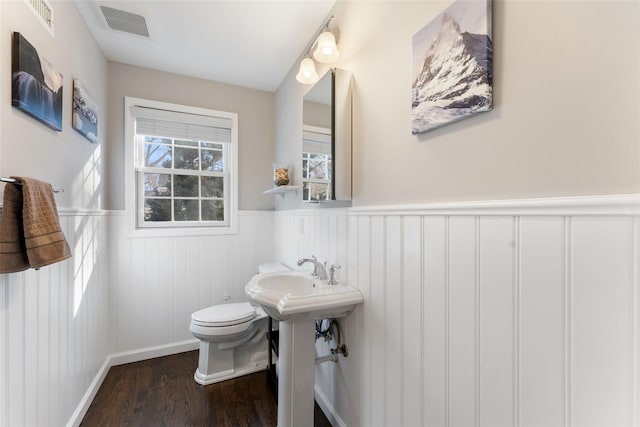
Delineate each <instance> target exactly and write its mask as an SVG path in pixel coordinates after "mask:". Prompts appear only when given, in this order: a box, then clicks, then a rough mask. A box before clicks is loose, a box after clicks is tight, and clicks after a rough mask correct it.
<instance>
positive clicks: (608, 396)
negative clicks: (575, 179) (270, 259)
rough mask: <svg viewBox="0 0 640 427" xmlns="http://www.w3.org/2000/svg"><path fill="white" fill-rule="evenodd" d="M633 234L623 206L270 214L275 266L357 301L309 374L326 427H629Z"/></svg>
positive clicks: (635, 411)
mask: <svg viewBox="0 0 640 427" xmlns="http://www.w3.org/2000/svg"><path fill="white" fill-rule="evenodd" d="M639 228H640V196H638V195H629V196H603V197H580V198H561V199H544V200H525V201H506V202H481V203H469V204H464V203H456V204H438V205H425V206H389V207H372V208H353V209H349V210H330V209H317V210H305V211H280V212H276V214H275V236H276V239H275V240H276V256H275V258H276V259H280V260H284V261H285V262H287V263H289V264H290V265H294V263H295V261H296V260H297V259H298V258H301V257H308V256H310V255H312V254H314V255H316V256H318V258H320V259H323V260H327V261H328V262H329V263H337V264H341V265H342V266H343V269H342V270H340V271H339V280H347V281H349V282H350V283H352V284H353V285H355V286H357V287H359V288H360V290H361V291H362V293H363V294H364V296H365V302H364V304H362V305H361V306H359V307H358V308H357V309H356V310H355V311H354V312H353V313H352V314H351V315H349V316H348V317H347V318H344V319H342V320H341V323H342V325H343V328H344V331H345V333H344V336H345V337H344V338H345V342H346V344H347V345H348V347H349V357H347V358H344V357H340V362H339V363H338V364H322V365H319V366H318V367H317V368H316V398H317V399H318V400H319V401H320V404H321V406H322V407H323V408H324V409H325V411H327V412H329V414H328V416H329V418H330V419H331V420H332V422H333V424H334V425H340V426H367V427H373V426H391V425H393V426H398V427H399V426H409V427H412V426H492V427H493V426H588V425H593V426H596V425H597V426H602V425H609V426H636V427H637V426H639V425H640V424H639V423H640V417H639V411H640V373H639V364H640V360H639V357H640V356H639V352H638V351H639V350H638V347H639V343H640V323H639V315H640V313H639V312H638V310H639V307H640V289H639V278H638V269H639V264H640V253H639V244H640V231H639ZM327 349H328V345H327V344H326V343H324V342H318V343H317V344H316V350H317V353H318V354H325V353H326V352H327Z"/></svg>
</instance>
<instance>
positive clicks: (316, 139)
mask: <svg viewBox="0 0 640 427" xmlns="http://www.w3.org/2000/svg"><path fill="white" fill-rule="evenodd" d="M351 80H352V76H351V72H349V71H346V70H341V69H339V68H332V69H330V70H329V71H327V72H326V73H325V74H324V76H323V77H322V78H321V79H320V80H319V81H318V82H317V83H316V84H315V85H314V86H313V87H312V88H311V89H310V90H309V92H307V94H306V95H305V96H304V99H303V101H304V103H303V126H302V128H303V135H302V199H303V201H305V202H309V203H319V202H327V201H350V200H351V156H352V150H351V144H352V131H351V128H352V123H351V116H352V114H351V111H352V96H351V90H352V89H351Z"/></svg>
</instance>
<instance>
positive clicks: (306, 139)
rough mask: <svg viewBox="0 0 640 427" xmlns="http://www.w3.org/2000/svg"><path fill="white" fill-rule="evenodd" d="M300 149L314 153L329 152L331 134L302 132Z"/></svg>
mask: <svg viewBox="0 0 640 427" xmlns="http://www.w3.org/2000/svg"><path fill="white" fill-rule="evenodd" d="M302 151H304V152H306V153H315V154H327V155H330V154H331V135H330V134H326V133H319V132H312V131H308V130H305V131H303V132H302Z"/></svg>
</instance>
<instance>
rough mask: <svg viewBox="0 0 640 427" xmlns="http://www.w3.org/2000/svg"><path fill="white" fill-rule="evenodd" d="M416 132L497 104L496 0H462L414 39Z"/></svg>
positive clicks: (413, 127)
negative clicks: (493, 17) (493, 21)
mask: <svg viewBox="0 0 640 427" xmlns="http://www.w3.org/2000/svg"><path fill="white" fill-rule="evenodd" d="M412 45H413V79H412V88H411V90H412V95H411V101H412V104H411V133H412V134H413V135H416V134H419V133H423V132H426V131H429V130H431V129H435V128H438V127H440V126H444V125H446V124H449V123H452V122H456V121H458V120H462V119H464V118H467V117H470V116H473V115H475V114H478V113H481V112H484V111H489V110H491V109H492V108H493V81H492V80H493V43H492V35H491V0H457V1H455V2H454V3H453V4H451V6H449V7H448V8H447V9H446V10H444V11H443V12H442V13H440V14H439V15H438V16H436V17H435V18H434V19H433V20H432V21H431V22H429V23H428V24H427V25H425V26H424V27H423V28H422V29H420V30H419V31H418V32H417V33H415V34H414V36H413V39H412Z"/></svg>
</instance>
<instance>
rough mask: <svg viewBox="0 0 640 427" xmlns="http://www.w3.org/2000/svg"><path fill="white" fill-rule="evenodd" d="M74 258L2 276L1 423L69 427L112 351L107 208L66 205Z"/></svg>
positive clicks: (63, 221)
mask: <svg viewBox="0 0 640 427" xmlns="http://www.w3.org/2000/svg"><path fill="white" fill-rule="evenodd" d="M59 214H60V215H59V216H60V225H61V227H62V231H63V232H64V234H65V236H66V238H67V241H68V242H69V246H70V247H71V250H72V253H73V258H71V259H70V260H67V261H64V262H62V263H57V264H53V265H51V266H47V267H43V268H41V269H40V270H38V271H35V270H28V271H26V272H22V273H14V274H2V275H0V426H62V425H65V424H67V422H68V421H69V420H70V418H72V415H73V414H74V411H76V410H77V408H78V406H79V405H80V403H81V402H82V401H83V400H87V399H89V400H90V398H91V396H87V390H89V389H90V388H91V387H90V385H91V384H92V382H93V381H94V380H95V378H96V375H98V373H99V371H100V370H101V367H102V366H103V364H104V362H105V359H106V358H107V355H108V354H109V348H108V342H107V340H106V339H105V337H106V336H107V325H108V317H109V295H108V273H109V272H108V268H107V265H108V264H107V263H108V259H107V256H106V246H105V244H106V239H105V236H106V228H105V227H106V220H105V219H106V217H105V213H104V212H101V211H98V212H84V211H70V210H61V211H60V212H59Z"/></svg>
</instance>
